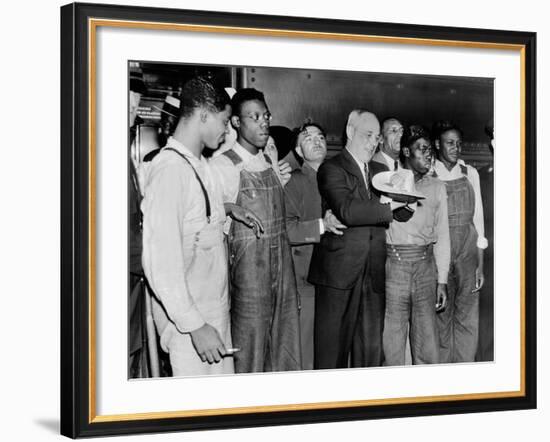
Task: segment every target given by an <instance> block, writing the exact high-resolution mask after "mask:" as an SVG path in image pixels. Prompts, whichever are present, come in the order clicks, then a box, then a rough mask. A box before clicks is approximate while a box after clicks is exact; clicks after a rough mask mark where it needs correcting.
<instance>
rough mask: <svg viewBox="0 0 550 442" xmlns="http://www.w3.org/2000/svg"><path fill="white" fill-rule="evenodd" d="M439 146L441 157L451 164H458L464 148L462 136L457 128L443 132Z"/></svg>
mask: <svg viewBox="0 0 550 442" xmlns="http://www.w3.org/2000/svg"><path fill="white" fill-rule="evenodd" d="M437 148H438V149H439V155H440V156H441V159H442V160H444V161H445V162H447V163H450V164H456V162H457V161H458V158H459V157H460V151H461V150H462V137H461V136H460V133H459V132H458V131H457V130H454V129H452V130H448V131H447V132H443V133H442V134H441V135H440V137H439V140H438V143H437Z"/></svg>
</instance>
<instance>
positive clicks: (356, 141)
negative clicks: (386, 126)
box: [350, 112, 380, 163]
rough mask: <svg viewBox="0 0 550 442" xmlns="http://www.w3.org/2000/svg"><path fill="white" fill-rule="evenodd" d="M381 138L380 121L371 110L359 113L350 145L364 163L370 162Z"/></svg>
mask: <svg viewBox="0 0 550 442" xmlns="http://www.w3.org/2000/svg"><path fill="white" fill-rule="evenodd" d="M379 140H380V123H379V122H378V119H377V118H376V117H375V116H374V114H371V113H370V112H364V113H362V114H361V115H359V117H358V119H357V120H356V122H355V129H354V131H353V138H352V139H351V144H350V147H351V148H352V150H353V152H354V154H355V155H356V156H357V157H358V158H359V159H360V160H361V161H363V162H364V163H368V162H369V161H370V160H371V158H372V156H373V155H374V153H375V151H376V146H378V141H379Z"/></svg>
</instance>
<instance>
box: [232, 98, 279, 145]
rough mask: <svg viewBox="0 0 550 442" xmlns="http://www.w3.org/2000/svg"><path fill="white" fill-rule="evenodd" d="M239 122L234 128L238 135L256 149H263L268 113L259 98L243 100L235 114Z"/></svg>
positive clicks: (268, 119) (268, 122) (267, 133)
mask: <svg viewBox="0 0 550 442" xmlns="http://www.w3.org/2000/svg"><path fill="white" fill-rule="evenodd" d="M237 117H238V121H239V124H238V126H237V127H236V128H235V129H236V130H237V132H238V134H239V137H240V138H242V139H243V141H244V142H245V143H248V144H250V145H252V146H254V147H256V148H257V149H263V148H264V147H265V145H266V144H267V139H268V138H269V124H270V114H269V111H268V109H267V106H266V105H265V103H263V102H262V101H260V100H250V101H245V102H244V103H243V104H242V105H241V112H240V114H239V115H237Z"/></svg>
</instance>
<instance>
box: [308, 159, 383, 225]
mask: <svg viewBox="0 0 550 442" xmlns="http://www.w3.org/2000/svg"><path fill="white" fill-rule="evenodd" d="M349 175H350V174H349V173H348V172H347V171H346V170H344V169H343V168H342V167H340V166H338V165H336V164H333V163H331V162H326V163H324V164H323V165H322V166H321V167H320V168H319V172H318V173H317V181H318V184H319V192H320V193H321V196H322V197H323V200H324V202H325V203H326V204H327V206H328V208H330V209H331V210H332V212H333V213H334V214H335V215H336V217H337V218H338V219H339V220H340V221H341V222H342V223H344V224H345V225H346V226H348V227H351V226H369V225H371V226H373V225H384V224H388V223H390V222H391V221H392V212H391V209H390V206H389V204H380V200H379V198H378V197H377V196H376V195H374V194H373V197H372V199H370V200H369V199H363V198H361V197H360V196H359V194H358V192H357V191H356V189H355V186H352V185H351V183H350V179H349Z"/></svg>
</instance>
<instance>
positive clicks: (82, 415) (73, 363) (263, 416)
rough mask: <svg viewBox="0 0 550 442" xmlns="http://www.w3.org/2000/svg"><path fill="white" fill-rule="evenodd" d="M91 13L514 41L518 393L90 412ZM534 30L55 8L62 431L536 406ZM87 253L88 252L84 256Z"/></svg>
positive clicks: (79, 433) (80, 433)
mask: <svg viewBox="0 0 550 442" xmlns="http://www.w3.org/2000/svg"><path fill="white" fill-rule="evenodd" d="M90 18H101V19H108V20H121V21H125V20H126V21H137V22H150V23H186V24H197V25H209V26H230V27H239V28H254V29H266V30H269V29H278V30H283V31H284V30H289V31H301V32H310V33H334V34H340V33H341V34H354V35H369V36H381V37H395V38H401V39H427V40H444V41H454V42H458V43H460V42H470V43H471V42H474V43H481V44H503V45H517V46H518V47H520V49H519V50H521V51H522V53H523V60H524V62H523V66H522V67H523V70H524V72H523V81H524V128H523V129H524V131H523V133H524V167H525V169H524V171H523V177H524V183H523V184H524V185H523V189H522V191H523V192H524V207H523V210H524V213H523V214H522V215H523V219H524V226H523V228H524V238H522V242H523V244H524V247H523V250H524V256H523V260H524V262H523V265H524V272H523V280H522V281H521V283H522V287H523V292H524V296H525V299H524V317H523V318H522V320H523V323H524V333H523V335H522V338H523V339H524V342H523V343H522V344H523V352H522V358H524V360H523V375H524V379H523V386H522V389H523V393H524V394H523V395H516V396H514V397H494V398H480V399H473V400H450V401H438V402H437V403H435V402H422V403H413V402H411V403H401V404H389V405H369V406H353V407H338V408H323V409H309V410H303V409H300V410H286V411H272V412H263V411H260V412H250V413H246V414H226V415H216V416H196V417H172V418H170V417H166V418H150V419H138V420H127V419H121V420H111V421H96V420H94V418H93V407H94V404H93V400H91V398H90V371H89V367H90V325H91V324H90V302H89V301H90V287H93V284H91V282H92V283H93V281H91V280H90V268H91V267H90V266H91V265H93V262H91V260H90V256H92V257H93V253H94V244H93V243H91V242H90V236H89V227H90V223H91V222H92V223H93V220H91V218H90V198H91V189H90V180H89V171H90V158H89V152H88V146H89V140H90V137H91V136H93V134H91V133H90V130H89V124H88V122H89V117H90V115H89V105H90V103H89V97H90V94H89V92H90V91H89V87H90V85H89V76H88V68H89V64H88V63H89V48H90V45H89V43H90V41H89V38H90V35H89V26H88V22H89V19H90ZM536 193H537V188H536V34H535V33H532V32H511V31H502V30H488V29H468V28H448V27H439V26H420V25H408V24H393V23H375V22H359V21H343V20H328V19H311V18H304V17H285V16H268V15H252V14H237V13H225V12H223V13H222V12H206V11H190V10H178V9H161V8H145V7H133V6H132V7H130V6H118V5H96V4H78V3H74V4H69V5H66V6H63V7H62V8H61V434H63V435H65V436H68V437H71V438H77V437H89V436H105V435H117V434H137V433H151V432H168V431H184V430H202V429H222V428H241V427H251V426H266V425H288V424H299V423H316V422H336V421H347V420H360V419H378V418H393V417H405V416H427V415H438V414H453V413H475V412H483V411H498V410H517V409H529V408H536V383H537V380H536V259H537V257H536V248H535V247H525V244H529V245H533V244H536V243H537V242H536V239H537V238H536V236H537V235H536ZM92 261H93V260H92Z"/></svg>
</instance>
